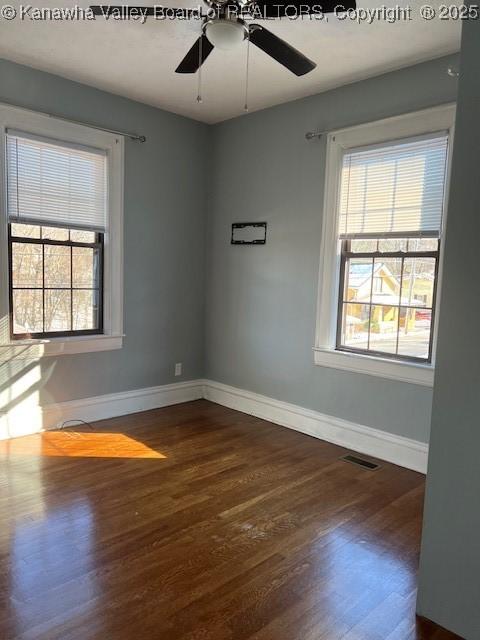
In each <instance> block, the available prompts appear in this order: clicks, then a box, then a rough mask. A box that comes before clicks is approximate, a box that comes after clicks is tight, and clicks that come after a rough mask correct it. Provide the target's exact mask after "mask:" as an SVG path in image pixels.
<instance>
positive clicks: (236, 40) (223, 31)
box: [205, 18, 247, 50]
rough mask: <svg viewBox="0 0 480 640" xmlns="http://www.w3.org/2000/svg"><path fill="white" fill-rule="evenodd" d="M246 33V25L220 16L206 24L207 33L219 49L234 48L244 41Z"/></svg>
mask: <svg viewBox="0 0 480 640" xmlns="http://www.w3.org/2000/svg"><path fill="white" fill-rule="evenodd" d="M246 33H247V32H246V29H245V25H244V24H243V23H242V22H237V21H236V20H228V19H225V18H220V19H217V20H210V21H209V22H207V23H206V25H205V35H206V36H207V38H208V39H209V40H210V42H211V43H212V44H213V46H214V47H217V49H223V50H226V49H233V48H234V47H236V46H238V45H239V44H240V43H241V42H243V41H244V39H245V36H246Z"/></svg>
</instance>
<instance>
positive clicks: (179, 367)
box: [175, 362, 182, 376]
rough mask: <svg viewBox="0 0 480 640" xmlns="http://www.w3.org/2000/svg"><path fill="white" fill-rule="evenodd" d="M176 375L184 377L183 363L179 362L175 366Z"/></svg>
mask: <svg viewBox="0 0 480 640" xmlns="http://www.w3.org/2000/svg"><path fill="white" fill-rule="evenodd" d="M175 375H176V376H181V375H182V363H181V362H177V363H176V365H175Z"/></svg>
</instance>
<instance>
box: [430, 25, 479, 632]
mask: <svg viewBox="0 0 480 640" xmlns="http://www.w3.org/2000/svg"><path fill="white" fill-rule="evenodd" d="M479 167H480V21H478V20H477V21H474V22H468V23H467V24H464V27H463V40H462V60H461V76H460V87H459V96H458V110H457V122H456V131H455V145H454V151H453V165H452V182H451V185H452V186H451V191H450V205H449V222H448V233H447V241H446V250H445V276H444V285H443V287H444V288H443V304H442V308H441V311H440V324H439V341H438V364H437V375H436V381H435V390H434V396H433V411H432V436H431V445H430V456H429V463H428V475H427V497H426V503H425V517H424V529H423V541H422V555H421V563H420V589H419V596H418V611H419V613H420V614H422V615H424V616H426V617H428V618H430V619H432V620H435V621H436V622H438V623H440V624H441V625H443V626H445V627H447V628H449V629H451V630H453V631H455V632H456V633H458V634H460V635H461V636H462V637H465V638H467V640H479V638H480V463H479V451H480V423H479V419H478V406H479V405H478V398H479V386H480V347H479V344H478V323H479V317H480V296H479V288H478V272H479V270H478V256H479V255H480V252H479V238H480V186H479V176H480V169H479Z"/></svg>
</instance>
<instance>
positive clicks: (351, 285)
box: [344, 258, 373, 302]
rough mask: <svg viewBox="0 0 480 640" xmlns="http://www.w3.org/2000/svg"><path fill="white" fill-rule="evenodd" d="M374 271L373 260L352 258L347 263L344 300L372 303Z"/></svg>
mask: <svg viewBox="0 0 480 640" xmlns="http://www.w3.org/2000/svg"><path fill="white" fill-rule="evenodd" d="M372 270H373V259H372V258H351V259H350V260H348V261H347V263H346V265H345V292H344V300H349V301H350V300H359V301H362V302H370V294H371V290H372Z"/></svg>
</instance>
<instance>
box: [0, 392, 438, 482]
mask: <svg viewBox="0 0 480 640" xmlns="http://www.w3.org/2000/svg"><path fill="white" fill-rule="evenodd" d="M200 398H206V399H207V400H211V401H212V402H216V403H217V404H221V405H224V406H225V407H230V408H231V409H236V410H237V411H242V412H243V413H248V414H250V415H252V416H257V417H258V418H263V419H264V420H268V421H270V422H274V423H276V424H279V425H282V426H284V427H289V428H290V429H295V430H296V431H301V432H302V433H306V434H308V435H310V436H314V437H316V438H321V439H322V440H326V441H327V442H332V443H334V444H338V445H340V446H342V447H346V448H347V449H353V450H354V451H358V452H360V453H365V454H368V455H371V456H374V457H376V458H380V459H381V460H387V461H388V462H393V463H394V464H398V465H400V466H402V467H406V468H407V469H413V470H414V471H420V472H421V473H426V470H427V457H428V445H427V444H425V443H423V442H417V441H416V440H411V439H409V438H404V437H402V436H397V435H394V434H391V433H388V432H386V431H381V430H379V429H372V428H371V427H365V426H363V425H360V424H356V423H354V422H348V421H347V420H341V419H340V418H334V417H332V416H327V415H324V414H322V413H319V412H317V411H312V410H311V409H304V408H303V407H299V406H298V405H295V404H289V403H287V402H281V401H280V400H275V399H274V398H268V397H267V396H262V395H259V394H258V393H253V392H251V391H245V390H243V389H237V388H235V387H230V386H228V385H226V384H222V383H220V382H213V381H211V380H189V381H187V382H178V383H175V384H167V385H163V386H159V387H150V388H147V389H135V390H133V391H124V392H121V393H110V394H107V395H103V396H96V397H93V398H82V399H81V400H72V401H69V402H60V403H56V404H50V405H45V406H43V407H41V406H38V405H36V404H35V403H33V402H22V403H19V404H18V405H17V406H14V407H13V408H11V409H10V410H9V411H8V412H3V413H2V412H0V440H4V439H7V438H13V437H17V436H23V435H28V434H31V433H38V432H40V431H45V430H48V429H55V428H58V427H59V426H60V425H61V424H62V423H63V422H65V421H66V420H78V419H80V420H84V421H86V422H94V421H95V420H103V419H105V418H113V417H116V416H122V415H127V414H129V413H136V412H138V411H147V410H149V409H157V408H159V407H167V406H169V405H173V404H179V403H182V402H189V401H191V400H198V399H200Z"/></svg>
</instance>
